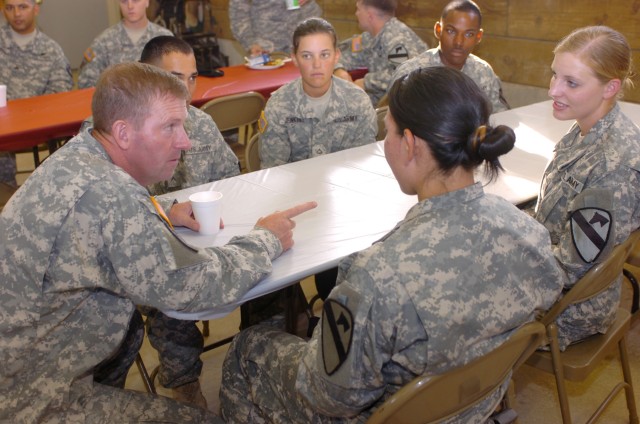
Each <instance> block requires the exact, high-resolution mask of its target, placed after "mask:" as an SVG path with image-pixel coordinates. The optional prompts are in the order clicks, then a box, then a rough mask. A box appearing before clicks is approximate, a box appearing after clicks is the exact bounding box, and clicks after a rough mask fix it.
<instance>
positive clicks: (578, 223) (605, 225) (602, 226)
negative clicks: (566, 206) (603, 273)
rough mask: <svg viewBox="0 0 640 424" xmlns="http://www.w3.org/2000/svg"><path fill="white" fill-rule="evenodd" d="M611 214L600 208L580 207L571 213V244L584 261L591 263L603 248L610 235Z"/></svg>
mask: <svg viewBox="0 0 640 424" xmlns="http://www.w3.org/2000/svg"><path fill="white" fill-rule="evenodd" d="M611 227H612V225H611V214H610V213H609V211H607V210H604V209H600V208H582V209H578V210H576V211H574V212H573V213H572V214H571V237H572V238H573V245H574V247H575V248H576V251H577V252H578V255H580V258H581V259H582V260H583V261H585V262H586V263H592V262H594V261H595V260H596V259H598V257H599V256H600V254H601V253H602V252H603V251H604V250H605V248H606V247H607V244H608V242H609V238H610V235H611Z"/></svg>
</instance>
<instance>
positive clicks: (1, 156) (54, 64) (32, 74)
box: [0, 24, 73, 186]
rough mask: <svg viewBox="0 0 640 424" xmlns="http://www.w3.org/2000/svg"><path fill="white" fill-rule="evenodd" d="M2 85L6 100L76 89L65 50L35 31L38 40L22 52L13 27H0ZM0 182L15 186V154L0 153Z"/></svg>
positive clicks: (0, 75) (35, 39)
mask: <svg viewBox="0 0 640 424" xmlns="http://www.w3.org/2000/svg"><path fill="white" fill-rule="evenodd" d="M0 63H2V64H3V65H2V66H0V84H4V85H6V86H7V99H8V100H12V99H21V98H24V97H33V96H40V95H42V94H51V93H59V92H62V91H69V90H71V89H72V88H73V78H72V77H71V67H70V66H69V61H68V60H67V57H66V56H65V55H64V52H63V51H62V48H61V47H60V46H59V45H58V43H56V42H55V41H53V40H52V39H51V38H49V37H48V36H46V35H45V34H43V33H42V32H40V31H38V30H36V36H35V38H34V39H33V41H31V42H30V43H29V44H27V46H26V47H25V48H24V49H21V48H20V47H19V46H18V45H17V44H16V43H15V42H14V41H13V37H12V36H11V27H10V26H9V24H4V25H2V27H0ZM0 181H2V182H4V183H7V184H9V185H12V186H17V182H16V158H15V155H14V154H11V153H7V152H0Z"/></svg>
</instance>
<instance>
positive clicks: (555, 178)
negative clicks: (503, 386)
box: [535, 104, 640, 349]
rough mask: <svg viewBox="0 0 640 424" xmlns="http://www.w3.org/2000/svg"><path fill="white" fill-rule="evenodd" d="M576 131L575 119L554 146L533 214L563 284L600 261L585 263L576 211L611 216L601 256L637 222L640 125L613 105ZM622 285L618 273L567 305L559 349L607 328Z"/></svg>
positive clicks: (560, 320)
mask: <svg viewBox="0 0 640 424" xmlns="http://www.w3.org/2000/svg"><path fill="white" fill-rule="evenodd" d="M579 136H580V127H578V125H577V124H576V125H574V126H573V127H572V128H571V130H570V131H569V132H568V133H567V134H566V135H565V136H564V137H563V138H562V140H560V142H559V143H558V144H557V145H556V148H555V151H554V157H553V159H552V160H551V162H550V163H549V165H548V166H547V169H546V170H545V173H544V177H543V179H542V184H541V187H540V195H539V196H538V204H537V205H536V214H535V218H536V219H537V220H538V221H540V222H541V223H542V224H543V225H544V226H545V227H547V229H548V230H549V233H550V234H551V243H552V245H553V252H554V254H555V256H556V258H557V259H558V261H559V262H560V263H561V264H562V267H563V268H564V270H565V271H566V273H567V275H568V283H567V286H566V288H570V287H571V286H573V284H574V283H575V282H576V281H577V280H579V279H580V277H582V276H583V275H584V274H585V273H586V272H587V271H588V270H589V269H590V268H591V267H592V266H593V265H594V264H595V263H597V262H598V259H596V260H595V262H591V263H588V262H585V261H584V260H583V259H582V258H581V257H580V255H579V253H578V252H577V250H576V247H575V245H574V242H573V237H572V231H571V223H570V218H571V215H572V212H573V211H574V210H577V209H580V208H585V207H596V208H599V209H602V210H603V211H606V213H607V214H609V215H610V216H611V217H612V222H611V223H610V225H611V227H612V228H611V229H610V236H609V238H608V239H607V243H606V245H605V246H603V249H602V253H601V255H600V258H603V257H604V256H605V255H606V253H608V252H609V251H610V250H611V249H612V248H613V247H614V246H615V245H617V244H620V243H622V242H623V241H624V240H626V239H627V237H629V235H630V234H631V232H632V231H634V230H636V229H637V228H638V227H640V129H638V127H637V126H636V125H635V124H634V123H633V122H632V121H631V120H630V119H629V118H628V117H627V116H625V115H624V114H623V113H622V112H621V110H620V106H619V105H617V104H616V106H614V108H613V109H612V110H611V111H610V112H609V113H608V114H607V115H606V116H605V117H604V118H602V119H601V120H600V121H598V122H597V123H596V125H594V126H593V128H591V130H590V131H589V133H587V135H586V136H585V137H584V139H582V140H580V137H579ZM594 225H596V226H600V225H601V223H595V224H594ZM621 284H622V275H620V277H619V278H618V282H617V283H615V284H614V285H613V286H612V287H611V288H610V289H609V290H607V291H605V292H604V293H602V294H600V295H598V296H596V297H594V298H593V299H591V300H589V301H587V302H584V303H580V304H577V305H573V306H571V307H569V308H568V309H567V310H566V311H565V312H564V313H563V314H562V315H560V317H558V330H559V334H558V337H559V340H560V347H561V348H562V349H565V348H566V346H568V345H569V343H571V342H575V341H578V340H581V339H583V338H585V337H587V336H590V335H592V334H596V333H604V332H606V331H607V329H608V328H609V326H610V325H611V324H612V323H613V320H614V318H615V313H616V310H617V308H618V305H619V303H620V290H621Z"/></svg>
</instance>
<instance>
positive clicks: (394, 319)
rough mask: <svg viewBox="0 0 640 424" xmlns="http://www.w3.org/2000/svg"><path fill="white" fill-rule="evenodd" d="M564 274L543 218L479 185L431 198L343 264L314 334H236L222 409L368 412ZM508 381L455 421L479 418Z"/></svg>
mask: <svg viewBox="0 0 640 424" xmlns="http://www.w3.org/2000/svg"><path fill="white" fill-rule="evenodd" d="M451 211H455V213H451ZM563 276H564V274H563V273H562V270H561V269H560V268H559V267H558V264H557V261H556V260H555V258H554V256H553V254H552V252H551V249H550V242H549V235H548V233H547V231H546V230H545V228H544V227H543V226H542V225H540V224H539V223H537V222H536V221H535V220H534V219H533V218H531V217H530V216H528V215H526V214H524V213H522V212H521V211H519V210H518V209H517V208H515V207H514V206H513V205H511V204H509V203H508V202H506V201H505V200H504V199H502V198H499V197H497V196H492V195H485V194H484V192H483V189H482V186H481V184H480V183H476V184H474V185H472V186H469V187H466V188H464V189H461V190H457V191H454V192H450V193H447V194H443V195H440V196H437V197H432V198H430V199H426V200H424V201H422V202H420V203H418V204H416V205H415V206H414V207H413V208H411V209H410V210H409V212H408V213H407V216H406V217H405V219H404V220H403V221H401V222H400V223H398V225H396V227H395V228H394V229H393V230H392V231H391V232H390V233H388V234H387V235H386V236H385V237H383V238H382V239H381V240H380V241H378V242H376V243H375V244H374V245H373V246H371V247H370V248H368V249H366V250H363V251H361V252H357V253H354V254H352V255H350V256H349V257H347V258H346V259H344V260H343V261H342V262H341V263H340V265H339V274H338V284H337V285H336V287H335V288H334V289H333V291H332V292H331V294H330V296H329V299H328V303H329V304H332V303H335V304H337V305H339V306H340V307H339V308H333V309H332V312H333V311H340V310H342V313H339V314H335V315H334V314H332V315H333V318H331V317H328V315H329V313H328V312H329V311H328V309H327V308H326V307H325V308H324V312H323V318H322V320H323V322H322V325H319V326H317V327H316V329H315V331H314V333H313V337H312V338H311V340H310V341H309V342H307V343H305V342H304V341H302V340H301V339H298V338H295V337H294V336H290V335H283V334H273V333H272V332H266V331H265V330H263V329H260V328H256V329H253V328H251V329H249V330H247V331H246V332H243V333H241V334H240V335H239V336H237V337H236V339H235V342H234V343H233V344H232V346H231V348H230V349H229V352H228V353H227V358H226V359H225V362H224V364H223V380H222V385H221V391H220V401H221V407H222V415H223V417H224V418H225V419H226V420H227V421H228V422H232V423H251V422H273V423H298V422H305V423H320V422H330V423H349V422H365V421H366V419H367V418H368V417H369V415H370V414H371V413H372V411H373V410H374V409H375V408H376V407H377V406H379V405H380V404H381V403H382V402H384V401H385V400H386V399H387V398H388V397H389V396H390V395H391V394H393V393H395V392H396V391H397V390H399V389H400V388H401V387H402V386H403V385H405V384H406V383H408V382H409V381H411V380H412V379H413V378H415V377H416V376H419V375H421V374H423V373H443V372H446V371H447V370H449V369H451V368H454V367H457V366H461V365H463V364H466V363H468V362H470V361H471V360H473V359H475V358H477V357H479V356H482V355H484V354H485V353H487V352H489V351H491V350H492V349H494V348H495V347H497V346H499V345H500V344H502V343H503V342H504V341H505V340H506V339H507V338H508V337H509V336H510V335H511V334H512V332H513V330H514V329H516V328H518V327H519V326H520V325H522V324H524V323H526V322H528V321H532V320H533V319H534V317H535V313H536V311H543V310H546V309H547V308H549V307H550V306H551V305H552V304H553V302H554V301H555V300H556V299H557V297H558V296H559V295H560V291H561V288H562V286H563ZM325 305H326V304H325ZM334 306H336V305H334ZM346 311H348V312H346ZM326 325H328V326H329V327H330V328H332V329H333V330H335V331H334V333H332V334H327V332H326V331H324V328H325V326H326ZM329 333H331V332H329ZM335 334H337V335H339V336H341V339H342V340H343V341H347V342H348V341H349V340H350V343H337V342H335V339H336V336H335ZM339 346H342V347H343V348H344V350H343V354H342V356H340V353H339V352H338V349H336V347H339ZM507 382H508V379H507V380H506V381H505V384H504V385H503V386H502V387H501V388H500V389H499V390H497V391H496V392H494V393H492V394H490V395H489V396H488V397H487V399H486V400H484V401H482V402H481V403H480V404H478V405H477V406H475V407H472V408H471V409H470V410H467V411H465V412H464V413H463V414H462V415H460V416H457V417H455V418H453V419H452V420H451V421H450V422H458V423H465V424H467V423H477V422H484V419H485V418H486V417H487V416H488V415H489V414H490V413H491V412H492V410H493V408H494V407H495V405H496V403H497V402H498V400H499V399H500V397H501V396H502V394H503V393H504V390H506V386H507ZM272 417H273V418H272ZM329 417H350V418H329Z"/></svg>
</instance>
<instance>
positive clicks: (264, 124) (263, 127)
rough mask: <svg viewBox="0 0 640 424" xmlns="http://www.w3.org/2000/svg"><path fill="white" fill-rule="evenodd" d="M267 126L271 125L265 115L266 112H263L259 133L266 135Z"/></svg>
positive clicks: (259, 120)
mask: <svg viewBox="0 0 640 424" xmlns="http://www.w3.org/2000/svg"><path fill="white" fill-rule="evenodd" d="M267 125H269V123H268V122H267V117H266V115H265V114H264V110H263V111H262V112H260V119H258V131H260V134H262V133H264V131H265V130H266V129H267Z"/></svg>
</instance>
